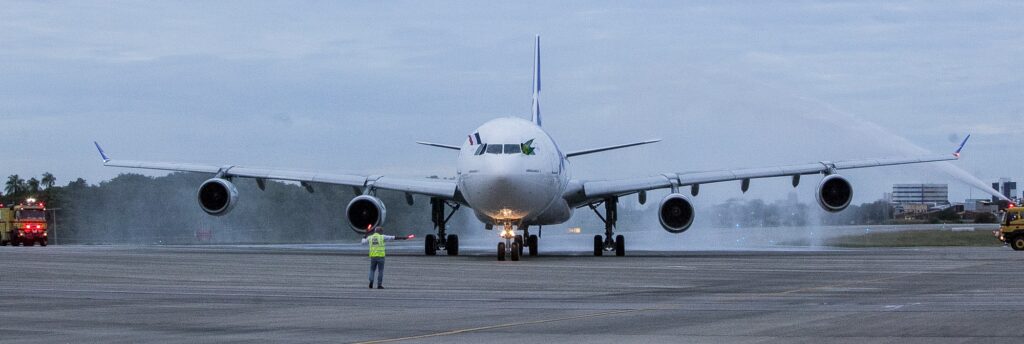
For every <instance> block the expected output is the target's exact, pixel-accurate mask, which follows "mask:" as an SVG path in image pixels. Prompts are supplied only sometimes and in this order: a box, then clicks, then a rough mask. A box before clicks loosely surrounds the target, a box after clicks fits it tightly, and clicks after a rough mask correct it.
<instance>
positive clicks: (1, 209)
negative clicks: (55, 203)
mask: <svg viewBox="0 0 1024 344" xmlns="http://www.w3.org/2000/svg"><path fill="white" fill-rule="evenodd" d="M46 230H47V226H46V205H45V204H44V203H42V202H36V200H35V199H32V198H29V199H28V200H26V202H25V203H21V204H17V205H13V206H5V205H0V246H6V245H7V244H11V245H12V246H18V245H19V244H21V245H25V246H32V245H35V244H37V243H38V244H39V246H46V245H47V244H49V234H48V233H47V232H46Z"/></svg>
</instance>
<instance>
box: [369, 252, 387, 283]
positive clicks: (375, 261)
mask: <svg viewBox="0 0 1024 344" xmlns="http://www.w3.org/2000/svg"><path fill="white" fill-rule="evenodd" d="M374 271H377V285H380V284H381V283H382V282H384V258H370V283H373V272H374Z"/></svg>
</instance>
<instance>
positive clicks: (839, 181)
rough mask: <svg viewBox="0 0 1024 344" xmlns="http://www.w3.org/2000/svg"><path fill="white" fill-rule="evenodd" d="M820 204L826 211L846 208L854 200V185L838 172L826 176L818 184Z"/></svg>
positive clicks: (833, 211)
mask: <svg viewBox="0 0 1024 344" xmlns="http://www.w3.org/2000/svg"><path fill="white" fill-rule="evenodd" d="M816 196H817V198H818V205H820V206H821V208H822V209H825V211H828V212H831V213H835V212H838V211H842V210H843V209H846V207H848V206H850V201H852V200H853V186H852V185H850V182H849V181H847V180H846V178H843V177H842V176H840V175H838V174H833V175H830V176H827V177H825V178H824V179H822V180H821V183H819V184H818V192H816Z"/></svg>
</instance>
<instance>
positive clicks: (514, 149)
mask: <svg viewBox="0 0 1024 344" xmlns="http://www.w3.org/2000/svg"><path fill="white" fill-rule="evenodd" d="M522 152H523V150H522V149H521V148H520V146H519V145H505V154H519V153H522Z"/></svg>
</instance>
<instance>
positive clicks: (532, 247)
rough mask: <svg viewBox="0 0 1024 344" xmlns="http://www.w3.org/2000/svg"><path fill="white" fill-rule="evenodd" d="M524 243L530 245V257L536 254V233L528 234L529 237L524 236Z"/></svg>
mask: <svg viewBox="0 0 1024 344" xmlns="http://www.w3.org/2000/svg"><path fill="white" fill-rule="evenodd" d="M526 245H527V246H530V256H531V257H534V256H537V235H536V234H534V235H530V237H528V238H526Z"/></svg>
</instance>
